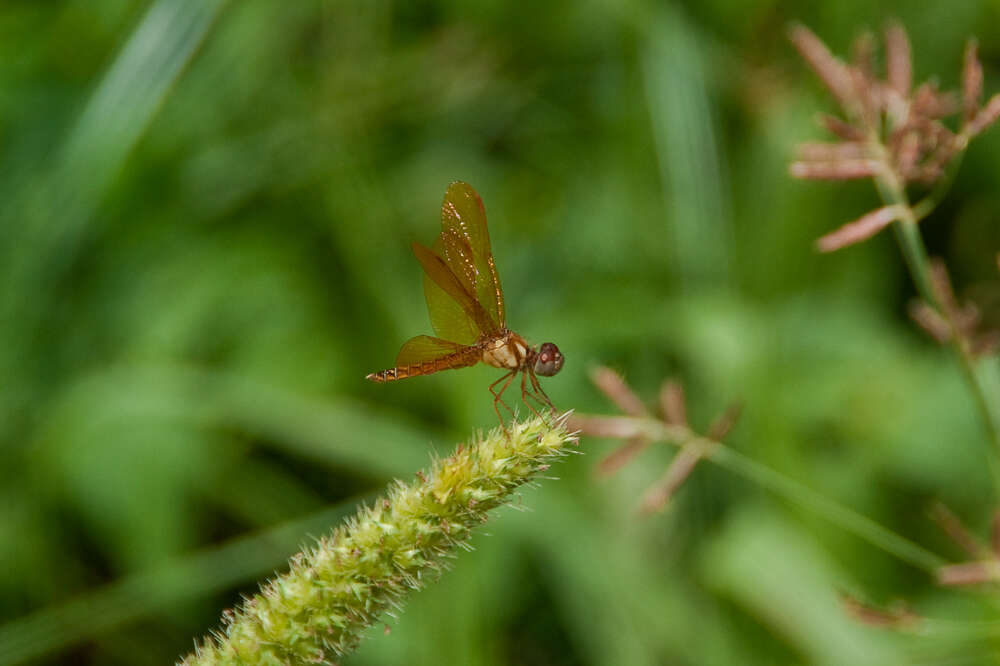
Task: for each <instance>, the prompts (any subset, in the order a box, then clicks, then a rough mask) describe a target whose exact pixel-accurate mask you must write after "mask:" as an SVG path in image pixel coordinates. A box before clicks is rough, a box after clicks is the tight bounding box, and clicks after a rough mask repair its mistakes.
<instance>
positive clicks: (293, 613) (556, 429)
mask: <svg viewBox="0 0 1000 666" xmlns="http://www.w3.org/2000/svg"><path fill="white" fill-rule="evenodd" d="M575 443H576V438H575V436H574V435H573V434H571V433H569V432H568V431H567V429H566V416H565V415H564V416H563V417H562V418H559V419H557V420H555V422H546V421H543V420H541V419H534V420H531V421H526V422H522V423H514V424H513V425H512V426H511V427H510V428H509V435H508V434H505V433H504V432H503V431H502V429H500V428H497V429H494V430H493V431H492V432H490V433H489V434H488V435H486V436H485V437H482V438H480V439H479V440H478V441H476V442H474V443H473V444H471V445H469V446H464V445H460V446H459V447H458V449H457V450H456V451H455V453H453V454H452V455H451V456H449V457H447V458H444V459H441V460H437V461H435V462H434V463H433V464H432V465H431V467H430V468H429V469H428V470H427V471H424V472H418V473H417V479H416V480H415V481H414V482H412V483H409V484H407V483H403V482H401V481H397V482H395V483H394V484H392V485H391V486H390V487H389V489H388V492H387V493H386V495H385V497H384V498H382V499H379V500H376V501H375V503H374V504H372V505H371V506H367V507H362V508H361V509H359V511H358V513H357V514H356V515H355V516H354V517H353V518H352V519H350V520H348V521H347V523H346V524H345V525H343V526H341V527H338V528H337V529H335V530H334V532H333V533H332V534H331V535H329V536H326V537H323V538H321V539H319V541H318V542H317V543H316V545H315V546H313V547H312V548H310V549H308V550H307V551H304V552H302V553H299V554H298V555H296V556H295V557H293V558H292V561H291V566H290V568H289V571H288V572H287V573H285V574H282V575H281V576H279V577H277V578H275V579H274V580H272V581H271V582H269V583H267V584H266V585H264V586H263V587H262V589H261V592H260V593H258V594H256V595H254V597H253V598H251V599H248V600H247V601H246V602H245V603H243V604H242V605H241V606H240V607H239V608H238V609H236V610H235V611H227V612H226V613H224V615H223V627H222V629H221V630H220V631H218V632H216V633H215V634H213V635H212V636H211V637H210V638H208V639H206V640H205V642H204V643H202V644H201V645H200V646H199V647H198V648H197V649H196V650H195V652H194V653H193V654H191V655H189V656H187V657H186V658H185V659H184V660H183V661H181V662H180V663H181V664H183V665H185V666H196V665H197V666H208V665H210V664H240V665H246V666H256V665H261V666H263V665H265V664H267V665H272V664H312V663H335V662H336V660H337V659H339V658H340V657H342V656H343V655H345V654H348V653H349V652H351V651H352V650H353V649H354V648H355V647H356V646H357V644H358V642H359V641H360V639H361V634H362V632H363V631H364V630H365V629H366V628H368V627H369V626H371V625H372V624H374V623H375V622H377V621H379V619H380V618H382V617H383V616H384V615H386V614H389V615H392V614H394V613H395V612H396V611H398V610H399V609H400V608H401V606H402V603H403V602H404V600H405V599H406V597H407V596H408V595H409V594H410V593H411V592H412V591H414V590H418V589H420V588H422V587H424V586H426V585H427V584H428V583H429V582H430V581H433V580H435V579H436V578H437V576H438V575H439V574H440V573H441V572H442V571H443V570H444V569H445V568H447V566H448V558H450V557H452V556H453V554H454V552H455V551H456V550H457V549H460V548H464V549H468V548H469V547H470V546H469V541H470V538H471V536H472V533H473V531H474V530H475V528H476V527H478V526H479V525H481V524H482V523H484V522H486V520H487V519H488V512H489V511H490V510H491V509H494V508H496V507H498V506H501V505H502V504H505V503H507V502H508V501H509V500H510V499H511V497H512V495H513V493H514V491H515V490H516V489H517V488H519V487H521V486H523V485H524V484H526V483H528V482H530V481H531V480H532V479H534V478H536V477H537V476H538V475H539V474H540V473H542V472H544V471H545V470H547V469H548V468H549V465H550V464H551V463H552V462H553V461H555V460H556V459H558V458H559V457H560V456H563V455H565V454H566V453H567V452H568V451H569V448H568V447H569V445H571V444H575Z"/></svg>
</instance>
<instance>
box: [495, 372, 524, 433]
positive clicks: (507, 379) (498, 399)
mask: <svg viewBox="0 0 1000 666" xmlns="http://www.w3.org/2000/svg"><path fill="white" fill-rule="evenodd" d="M516 372H517V371H516V370H511V371H510V372H508V373H507V374H505V375H504V376H502V377H501V378H500V379H498V380H496V381H495V382H493V383H492V384H490V393H491V394H492V395H493V411H495V412H496V413H497V418H498V419H500V425H501V426H503V429H504V431H505V432H506V430H507V426H506V425H504V422H503V416H501V415H500V405H503V406H504V407H505V408H506V409H507V411H508V412H510V415H511V418H513V417H514V410H513V409H511V408H510V405H508V404H507V403H506V402H504V401H503V398H502V397H501V396H503V392H504V391H506V390H507V387H508V386H510V382H511V380H512V379H514V374H515V373H516ZM500 382H503V386H501V387H500V389H499V390H497V389H496V388H495V387H496V385H497V384H499V383H500Z"/></svg>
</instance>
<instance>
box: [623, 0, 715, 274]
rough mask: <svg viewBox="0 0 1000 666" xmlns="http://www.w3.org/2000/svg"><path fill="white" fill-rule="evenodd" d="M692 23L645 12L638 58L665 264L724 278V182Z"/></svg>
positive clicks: (674, 15) (684, 271) (675, 16)
mask: <svg viewBox="0 0 1000 666" xmlns="http://www.w3.org/2000/svg"><path fill="white" fill-rule="evenodd" d="M697 40H698V37H697V29H696V28H695V27H694V26H692V25H691V24H690V22H689V21H687V20H686V18H685V17H684V16H683V15H682V14H681V13H680V11H677V10H674V11H672V12H671V13H670V14H669V15H662V14H661V15H658V16H655V17H653V18H652V20H651V23H650V26H649V27H648V29H647V34H646V51H645V53H644V54H643V58H642V69H643V82H644V84H645V91H646V98H647V100H648V104H649V112H650V114H651V118H650V120H651V122H652V129H653V138H654V140H655V146H656V155H657V159H658V162H659V168H660V178H661V181H662V184H663V185H662V187H663V194H664V198H665V207H666V209H667V210H668V211H669V212H670V214H669V218H668V219H669V225H670V242H671V246H672V247H671V249H670V251H671V262H672V264H673V265H674V266H677V270H678V272H679V273H680V276H681V277H684V278H689V279H690V278H699V277H705V278H716V279H725V278H726V276H727V274H728V272H729V268H728V266H729V245H730V236H731V229H730V226H731V221H730V205H729V188H728V185H727V180H728V179H727V177H726V174H725V172H724V170H723V166H722V162H721V159H720V154H719V153H720V148H719V145H718V141H717V139H716V136H715V128H714V123H713V118H712V104H711V100H710V99H709V94H708V90H707V88H706V85H705V79H706V72H705V67H704V66H703V62H702V61H703V55H702V53H701V52H699V48H698V43H697Z"/></svg>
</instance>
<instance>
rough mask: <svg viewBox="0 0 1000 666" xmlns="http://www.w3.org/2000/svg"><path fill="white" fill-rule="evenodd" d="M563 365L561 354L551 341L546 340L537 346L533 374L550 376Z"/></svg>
mask: <svg viewBox="0 0 1000 666" xmlns="http://www.w3.org/2000/svg"><path fill="white" fill-rule="evenodd" d="M562 367H563V355H562V352H561V351H559V347H556V346H555V345H554V344H553V343H551V342H546V343H545V344H543V345H542V346H541V347H539V348H538V352H537V353H536V354H535V374H536V375H541V376H543V377H551V376H552V375H554V374H556V373H557V372H559V371H560V370H562Z"/></svg>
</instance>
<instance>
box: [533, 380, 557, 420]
mask: <svg viewBox="0 0 1000 666" xmlns="http://www.w3.org/2000/svg"><path fill="white" fill-rule="evenodd" d="M528 374H530V375H531V387H532V389H533V390H534V398H535V399H536V400H538V401H539V402H540V403H543V404H545V405H546V406H547V407H548V408H549V411H550V412H551V413H553V414H555V413H556V406H555V405H553V404H552V401H551V400H549V396H548V395H546V394H545V391H543V390H542V384H541V382H539V381H538V377H536V376H535V373H533V372H530V373H528Z"/></svg>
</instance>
